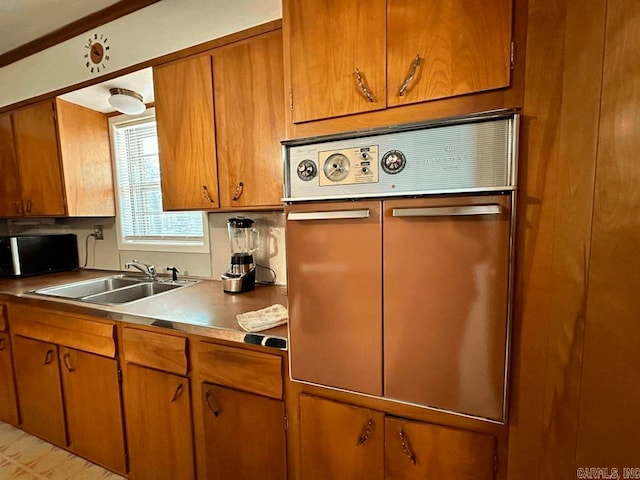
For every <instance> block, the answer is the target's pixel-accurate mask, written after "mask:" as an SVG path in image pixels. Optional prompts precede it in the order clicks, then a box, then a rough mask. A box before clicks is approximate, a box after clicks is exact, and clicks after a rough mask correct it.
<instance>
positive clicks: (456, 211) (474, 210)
mask: <svg viewBox="0 0 640 480" xmlns="http://www.w3.org/2000/svg"><path fill="white" fill-rule="evenodd" d="M500 212H502V208H501V207H500V205H462V206H458V207H425V208H394V209H393V212H392V213H391V215H393V216H394V217H457V216H464V215H499V214H500Z"/></svg>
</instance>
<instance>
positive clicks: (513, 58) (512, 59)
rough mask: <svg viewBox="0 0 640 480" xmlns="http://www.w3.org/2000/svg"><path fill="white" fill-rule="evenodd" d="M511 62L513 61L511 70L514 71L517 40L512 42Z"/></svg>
mask: <svg viewBox="0 0 640 480" xmlns="http://www.w3.org/2000/svg"><path fill="white" fill-rule="evenodd" d="M510 60H511V70H513V68H514V67H515V66H516V42H515V40H511V53H510Z"/></svg>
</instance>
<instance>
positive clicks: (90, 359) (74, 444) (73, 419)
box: [60, 347, 126, 474]
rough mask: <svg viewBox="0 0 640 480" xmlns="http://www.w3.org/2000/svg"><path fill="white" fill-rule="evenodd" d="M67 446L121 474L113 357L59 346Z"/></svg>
mask: <svg viewBox="0 0 640 480" xmlns="http://www.w3.org/2000/svg"><path fill="white" fill-rule="evenodd" d="M60 362H61V365H62V368H61V370H62V385H63V387H64V400H65V407H66V408H65V410H66V416H67V433H68V436H69V447H70V448H71V450H72V451H74V452H76V453H78V454H79V455H82V456H83V457H86V458H88V459H90V460H92V461H94V462H96V463H98V464H100V465H102V466H104V467H107V468H109V469H110V470H114V471H116V472H119V473H122V474H125V473H126V463H125V450H124V428H123V423H122V405H121V401H120V383H119V382H118V364H117V361H116V360H115V359H112V358H106V357H101V356H99V355H95V354H92V353H86V352H82V351H79V350H73V349H70V348H65V347H60Z"/></svg>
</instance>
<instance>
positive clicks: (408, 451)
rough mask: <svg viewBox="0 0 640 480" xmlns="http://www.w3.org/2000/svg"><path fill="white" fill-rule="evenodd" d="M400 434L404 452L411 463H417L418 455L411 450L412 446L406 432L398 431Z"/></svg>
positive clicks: (401, 446)
mask: <svg viewBox="0 0 640 480" xmlns="http://www.w3.org/2000/svg"><path fill="white" fill-rule="evenodd" d="M398 436H399V437H400V448H401V449H402V453H403V454H404V455H405V456H406V457H407V458H408V459H409V461H410V462H411V463H413V464H414V465H415V464H416V456H415V455H414V454H413V452H412V451H411V447H410V446H409V439H408V438H406V437H405V434H404V432H403V431H402V430H400V431H399V432H398Z"/></svg>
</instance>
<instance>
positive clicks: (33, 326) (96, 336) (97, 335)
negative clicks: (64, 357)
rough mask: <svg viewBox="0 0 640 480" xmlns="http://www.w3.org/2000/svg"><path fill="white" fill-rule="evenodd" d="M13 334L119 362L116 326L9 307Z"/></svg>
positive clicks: (41, 311)
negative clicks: (116, 359) (117, 358)
mask: <svg viewBox="0 0 640 480" xmlns="http://www.w3.org/2000/svg"><path fill="white" fill-rule="evenodd" d="M8 310H9V312H8V316H9V317H10V318H11V333H12V334H14V335H22V336H23V337H29V338H33V339H36V340H41V341H43V342H51V343H56V344H58V345H64V346H66V347H71V348H75V349H78V350H83V351H85V352H90V353H95V354H97V355H104V356H105V357H111V358H115V356H116V342H115V336H114V329H115V324H114V323H108V322H101V321H94V320H91V317H83V316H75V315H67V314H63V313H61V312H56V311H53V310H48V309H46V308H37V307H29V306H26V305H17V304H11V305H9V309H8Z"/></svg>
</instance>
